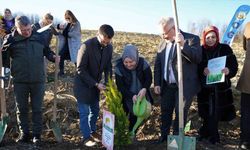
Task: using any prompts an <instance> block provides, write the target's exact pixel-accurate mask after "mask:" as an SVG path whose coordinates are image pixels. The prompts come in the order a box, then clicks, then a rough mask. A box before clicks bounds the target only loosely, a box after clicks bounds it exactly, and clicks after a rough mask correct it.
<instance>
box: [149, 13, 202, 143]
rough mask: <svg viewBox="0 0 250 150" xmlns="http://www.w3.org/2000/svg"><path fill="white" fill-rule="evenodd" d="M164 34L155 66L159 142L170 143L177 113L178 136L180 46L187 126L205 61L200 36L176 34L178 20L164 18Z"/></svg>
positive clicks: (176, 130) (162, 25)
mask: <svg viewBox="0 0 250 150" xmlns="http://www.w3.org/2000/svg"><path fill="white" fill-rule="evenodd" d="M159 24H160V28H161V31H162V41H161V43H160V46H159V49H158V52H157V56H156V60H155V66H154V86H155V87H154V92H155V93H156V94H160V96H161V121H162V125H161V138H160V140H159V142H164V141H166V140H167V135H168V134H169V133H170V127H171V124H172V115H173V110H174V109H175V114H176V117H175V120H174V126H173V134H178V129H179V121H178V120H179V117H178V116H179V113H178V112H179V111H178V83H177V82H178V72H177V67H178V66H177V52H176V42H178V43H179V44H180V47H181V53H182V67H183V95H184V124H185V123H186V120H187V113H188V110H189V107H190V105H191V103H192V97H193V96H194V95H196V94H197V92H198V91H199V90H200V83H199V80H198V74H197V64H198V63H199V62H200V61H201V58H202V52H201V47H200V39H199V37H198V36H196V35H193V34H189V33H185V32H182V31H180V32H179V33H178V35H176V32H175V24H174V19H173V18H171V17H169V18H162V19H161V20H160V22H159Z"/></svg>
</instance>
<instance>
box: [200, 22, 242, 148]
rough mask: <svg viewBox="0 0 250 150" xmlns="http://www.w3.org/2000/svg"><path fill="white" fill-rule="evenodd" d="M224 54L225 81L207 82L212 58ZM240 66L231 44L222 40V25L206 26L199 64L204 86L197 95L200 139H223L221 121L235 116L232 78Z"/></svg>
mask: <svg viewBox="0 0 250 150" xmlns="http://www.w3.org/2000/svg"><path fill="white" fill-rule="evenodd" d="M221 56H226V66H225V68H224V69H222V70H221V72H222V73H223V74H225V81H224V82H221V83H214V84H209V85H207V84H206V78H207V75H209V73H210V71H209V69H208V67H207V65H208V60H210V59H213V58H217V57H221ZM237 70H238V63H237V60H236V57H235V55H234V53H233V50H232V49H231V47H230V46H229V45H226V44H222V43H219V31H218V29H217V28H216V27H215V26H209V27H207V28H205V30H204V31H203V37H202V62H201V63H200V64H199V76H200V80H201V85H202V89H201V91H200V92H199V93H198V96H197V98H198V111H199V115H200V117H201V118H202V119H203V124H202V126H201V128H200V130H199V134H200V137H199V140H202V139H207V140H209V142H210V143H212V144H216V143H219V142H220V136H219V132H218V122H219V121H230V120H232V119H234V118H235V115H236V114H235V107H234V105H233V95H232V89H231V81H230V79H231V78H232V77H234V76H235V75H236V73H237Z"/></svg>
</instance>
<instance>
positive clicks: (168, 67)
mask: <svg viewBox="0 0 250 150" xmlns="http://www.w3.org/2000/svg"><path fill="white" fill-rule="evenodd" d="M171 44H172V46H171V48H170V50H169V54H168V63H167V73H166V80H167V82H168V83H169V76H170V67H172V60H173V52H174V42H171Z"/></svg>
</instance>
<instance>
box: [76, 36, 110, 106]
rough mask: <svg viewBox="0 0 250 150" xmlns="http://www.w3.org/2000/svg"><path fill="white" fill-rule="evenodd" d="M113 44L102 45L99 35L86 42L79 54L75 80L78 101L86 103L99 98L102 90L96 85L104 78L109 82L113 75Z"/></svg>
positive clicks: (93, 101)
mask: <svg viewBox="0 0 250 150" xmlns="http://www.w3.org/2000/svg"><path fill="white" fill-rule="evenodd" d="M112 53H113V46H112V45H111V44H108V45H107V46H106V47H102V46H101V44H100V42H99V41H98V39H97V37H94V38H91V39H89V40H87V41H85V42H84V44H83V45H82V48H81V49H80V50H79V53H78V56H77V72H76V76H75V81H74V94H75V97H76V99H77V101H79V102H81V103H84V104H91V103H95V102H96V101H98V100H99V93H100V91H99V90H98V88H97V87H96V86H95V84H96V83H99V82H100V81H101V79H102V75H103V73H104V81H105V82H106V83H107V81H108V77H111V76H112V63H111V59H112Z"/></svg>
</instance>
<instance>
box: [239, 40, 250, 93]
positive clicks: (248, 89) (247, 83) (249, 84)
mask: <svg viewBox="0 0 250 150" xmlns="http://www.w3.org/2000/svg"><path fill="white" fill-rule="evenodd" d="M243 48H244V50H246V56H245V61H244V66H243V69H242V71H241V75H240V78H239V81H238V84H237V86H236V89H237V90H239V91H241V92H242V93H247V94H250V38H249V39H246V37H244V39H243Z"/></svg>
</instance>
